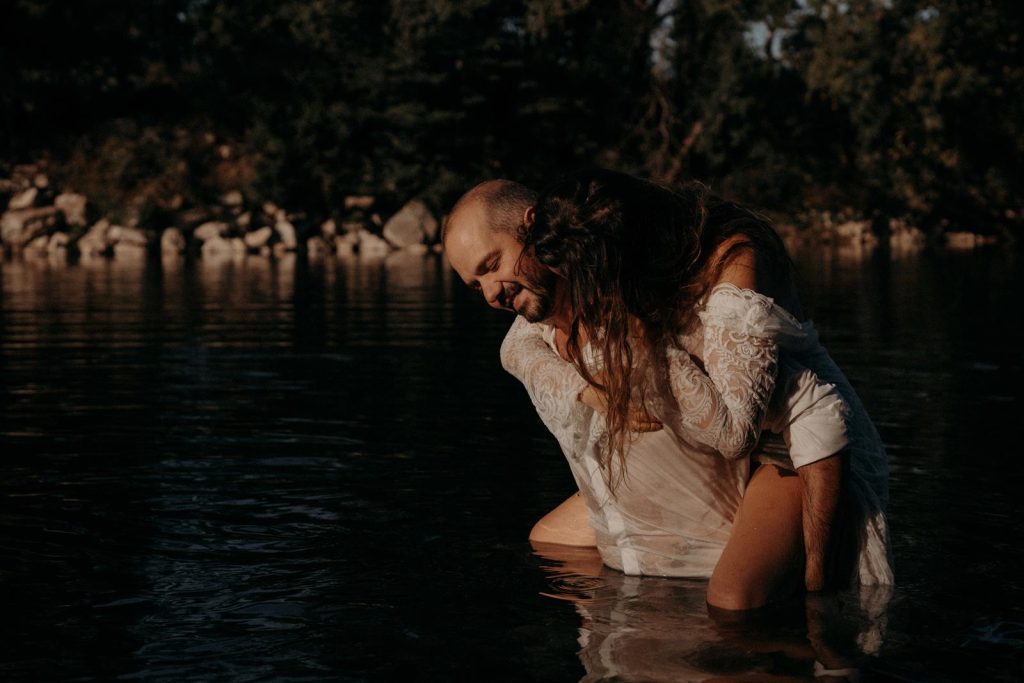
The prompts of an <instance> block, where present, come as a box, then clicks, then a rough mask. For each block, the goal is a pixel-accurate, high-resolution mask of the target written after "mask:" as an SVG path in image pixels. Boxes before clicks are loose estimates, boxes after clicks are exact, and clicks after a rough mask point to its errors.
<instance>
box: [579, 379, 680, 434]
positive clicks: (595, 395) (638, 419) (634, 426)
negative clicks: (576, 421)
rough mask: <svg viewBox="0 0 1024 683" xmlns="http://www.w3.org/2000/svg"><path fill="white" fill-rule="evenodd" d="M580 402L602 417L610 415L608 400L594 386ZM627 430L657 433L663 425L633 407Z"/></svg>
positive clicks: (641, 410) (590, 387)
mask: <svg viewBox="0 0 1024 683" xmlns="http://www.w3.org/2000/svg"><path fill="white" fill-rule="evenodd" d="M580 402H582V403H583V404H584V405H588V406H590V407H591V408H593V409H594V410H596V411H597V412H599V413H601V414H602V415H607V414H608V400H607V398H606V397H605V394H604V392H603V391H601V390H600V389H598V388H597V387H595V386H593V385H588V386H587V388H586V389H584V390H583V391H581V392H580ZM626 428H627V429H629V431H631V432H656V431H658V430H659V429H661V428H662V424H661V423H660V422H658V421H657V420H656V419H654V417H653V416H652V415H651V414H650V413H648V412H647V411H646V410H644V409H643V408H637V407H631V408H630V410H629V422H628V424H627V425H626Z"/></svg>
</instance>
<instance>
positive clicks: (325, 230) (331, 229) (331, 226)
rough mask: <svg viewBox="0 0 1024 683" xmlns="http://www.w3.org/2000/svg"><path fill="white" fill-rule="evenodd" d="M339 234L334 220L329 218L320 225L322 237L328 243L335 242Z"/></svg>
mask: <svg viewBox="0 0 1024 683" xmlns="http://www.w3.org/2000/svg"><path fill="white" fill-rule="evenodd" d="M337 234H338V224H337V223H335V222H334V219H333V218H328V219H327V220H325V221H324V222H323V223H321V224H320V235H321V236H322V237H323V238H324V239H325V240H327V241H328V242H333V241H334V237H335V235H337Z"/></svg>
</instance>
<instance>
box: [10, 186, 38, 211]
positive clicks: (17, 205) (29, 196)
mask: <svg viewBox="0 0 1024 683" xmlns="http://www.w3.org/2000/svg"><path fill="white" fill-rule="evenodd" d="M38 196H39V189H38V188H35V187H30V188H28V189H27V190H22V191H21V192H19V193H18V194H16V195H14V196H13V197H11V201H9V202H7V208H8V210H10V211H22V210H24V209H31V208H32V207H33V206H35V203H36V197H38Z"/></svg>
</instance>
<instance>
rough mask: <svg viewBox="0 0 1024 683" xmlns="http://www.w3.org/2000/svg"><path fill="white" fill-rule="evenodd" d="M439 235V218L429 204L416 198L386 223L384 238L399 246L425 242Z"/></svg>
mask: <svg viewBox="0 0 1024 683" xmlns="http://www.w3.org/2000/svg"><path fill="white" fill-rule="evenodd" d="M436 235H437V219H436V218H434V216H433V214H431V213H430V209H428V208H427V205H426V204H424V203H423V202H421V201H420V200H418V199H414V200H412V201H411V202H409V203H408V204H406V205H405V206H403V207H402V208H401V210H400V211H399V212H398V213H396V214H395V215H394V216H392V217H391V218H390V219H389V220H388V222H387V223H385V224H384V239H386V240H387V241H388V242H391V244H393V245H395V246H396V247H398V248H403V247H408V246H410V245H412V244H423V242H424V241H425V240H426V239H430V240H433V238H434V236H436Z"/></svg>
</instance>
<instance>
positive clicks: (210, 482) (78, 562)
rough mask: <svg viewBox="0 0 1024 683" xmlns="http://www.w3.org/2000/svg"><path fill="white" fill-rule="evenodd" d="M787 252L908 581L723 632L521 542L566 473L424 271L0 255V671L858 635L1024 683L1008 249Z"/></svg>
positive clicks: (521, 659)
mask: <svg viewBox="0 0 1024 683" xmlns="http://www.w3.org/2000/svg"><path fill="white" fill-rule="evenodd" d="M798 261H799V262H800V264H801V271H802V273H803V276H804V282H803V286H802V291H803V298H804V303H805V307H806V308H807V309H808V311H809V312H810V313H811V314H812V317H813V318H814V319H815V321H816V324H817V326H818V329H819V331H820V332H821V335H822V338H823V339H824V341H825V343H826V345H827V346H828V348H829V349H830V350H831V352H832V354H833V356H834V357H835V358H836V360H837V361H838V362H839V364H840V366H841V367H843V368H844V369H845V370H846V371H847V374H848V375H849V376H850V378H851V380H852V381H853V383H854V385H855V386H856V387H857V388H858V390H859V391H860V393H861V396H862V398H863V399H864V402H865V403H866V405H867V406H868V409H869V410H870V412H871V413H872V415H873V416H874V418H875V420H876V422H877V424H878V427H879V430H880V431H881V433H882V435H883V437H884V439H885V441H886V443H887V444H888V445H889V448H890V453H891V460H892V505H891V520H892V527H893V535H894V543H895V549H896V556H897V579H898V581H899V584H898V586H897V588H896V591H895V593H894V594H893V595H892V596H891V600H888V601H886V599H885V597H887V596H883V597H882V598H881V599H877V600H876V599H875V597H873V596H871V595H863V594H862V595H859V596H845V597H844V598H843V599H842V600H841V601H838V602H836V601H832V602H828V603H826V604H821V605H818V604H811V605H806V606H805V605H804V604H803V603H802V602H801V603H800V604H798V605H795V606H786V607H782V608H778V609H777V610H774V611H771V612H770V613H768V614H766V615H762V616H761V617H759V618H760V619H761V621H758V622H756V623H745V624H738V625H735V626H734V625H730V624H727V623H723V622H721V621H713V620H712V619H710V618H709V616H708V615H707V611H706V609H705V607H704V603H703V591H704V585H703V584H702V583H701V582H695V581H680V580H665V579H636V578H626V577H622V576H621V575H618V574H616V573H615V572H611V571H604V572H600V573H599V574H598V575H597V576H596V577H595V576H586V575H584V574H581V573H580V572H579V571H576V570H577V569H578V567H577V566H576V565H575V564H574V560H573V558H563V561H562V562H557V561H554V560H552V559H541V558H538V557H537V556H535V555H534V554H533V553H532V551H531V549H530V547H529V545H528V544H527V543H526V540H525V539H526V534H527V532H528V530H529V528H530V526H531V524H532V523H533V522H534V521H535V520H536V519H537V518H538V517H539V516H541V515H542V514H543V513H544V512H546V511H547V510H548V509H549V508H551V507H553V506H554V505H555V504H557V503H558V502H560V501H561V500H562V499H563V498H565V497H566V496H567V495H568V494H569V493H571V492H572V491H573V490H574V486H573V483H572V479H571V476H570V475H569V471H568V468H567V466H566V465H565V464H564V462H563V460H562V456H561V454H560V452H559V451H558V448H557V445H556V444H555V442H554V440H553V439H552V438H551V437H550V436H549V435H548V434H547V433H546V432H545V430H544V428H543V426H542V425H541V423H540V422H539V420H538V419H537V418H536V415H535V413H534V412H533V408H532V406H531V405H530V403H529V400H528V398H527V396H526V394H525V391H524V390H523V389H522V388H521V387H520V386H519V385H518V384H517V383H516V382H515V381H514V380H513V379H512V378H511V377H508V376H506V375H505V374H504V372H503V371H502V369H501V367H500V364H499V362H498V355H497V354H498V345H499V343H500V340H501V337H502V335H503V333H504V330H505V329H506V328H507V326H508V324H509V323H510V319H509V318H506V317H505V316H503V315H501V314H499V313H496V312H492V311H489V310H487V309H485V308H484V306H483V304H482V303H481V302H478V301H476V299H475V297H474V295H472V294H471V293H470V292H468V291H464V289H463V286H462V285H461V283H459V282H458V281H457V280H456V279H455V278H454V277H453V275H451V274H450V273H449V272H448V270H447V266H446V265H445V264H444V262H443V260H442V259H440V258H439V257H434V256H426V257H421V256H403V255H398V256H397V257H392V258H390V259H388V260H386V261H373V262H359V261H356V260H338V261H335V260H333V259H328V260H327V261H315V262H310V263H307V262H306V261H305V260H304V259H299V260H295V259H293V258H289V259H284V260H279V261H276V262H272V261H268V260H266V259H264V258H262V257H250V258H246V259H242V260H236V261H231V260H228V261H222V262H215V263H211V262H200V261H197V262H194V263H193V262H189V263H182V262H165V263H163V264H161V263H159V262H153V263H149V264H145V263H142V262H130V263H126V262H121V261H117V262H114V261H106V260H99V261H93V262H88V263H86V262H83V263H79V264H76V265H72V266H69V265H65V264H58V263H50V262H48V261H47V260H45V259H39V260H31V259H25V260H21V259H15V260H7V261H5V262H3V263H2V264H0V278H2V287H0V294H2V298H0V406H2V412H0V453H2V456H3V461H2V469H0V505H2V507H0V591H2V596H3V602H2V605H3V608H4V612H3V618H2V623H3V629H4V633H3V638H2V641H0V642H2V645H0V647H2V658H0V679H3V680H37V679H67V680H91V679H108V678H113V677H121V678H125V679H129V680H133V679H141V680H168V681H176V680H194V679H200V680H233V681H234V680H238V681H248V680H352V681H359V680H396V679H398V680H455V679H458V680H479V681H490V680H502V681H504V680H514V681H530V680H537V681H576V680H580V679H581V678H584V677H587V678H586V680H644V681H655V680H658V681H660V680H704V679H705V678H708V677H710V676H713V675H717V676H722V677H725V678H728V677H730V676H735V675H736V674H743V673H750V672H755V673H756V672H759V673H762V674H766V675H767V674H774V675H778V676H782V677H789V678H788V679H783V678H779V679H772V680H790V679H796V680H810V679H812V677H813V661H814V659H815V658H816V657H817V656H820V648H818V649H815V648H812V647H809V644H812V645H820V642H819V641H821V640H822V639H824V640H829V639H831V640H832V641H835V642H840V643H841V641H843V640H844V639H846V641H851V639H853V640H856V639H857V638H859V639H860V641H858V647H859V649H861V650H867V651H869V652H874V653H875V654H873V655H872V656H870V657H868V658H867V659H866V660H864V661H863V662H862V666H863V670H864V671H863V673H864V680H898V681H982V680H1002V681H1016V680H1021V678H1022V677H1024V666H1022V662H1024V573H1022V568H1024V546H1022V540H1024V529H1022V526H1021V519H1020V514H1019V510H1020V504H1019V502H1018V501H1019V500H1020V492H1021V489H1022V484H1024V451H1022V448H1021V446H1020V443H1021V438H1020V433H1021V428H1022V425H1024V401H1022V400H1021V394H1022V392H1021V389H1020V387H1021V382H1022V381H1024V332H1022V331H1021V330H1022V328H1024V305H1022V301H1024V278H1022V275H1021V267H1020V263H1019V261H1018V260H1015V258H1014V257H1012V256H1009V255H1007V254H1005V253H1002V252H1000V251H998V250H990V251H975V252H959V253H957V252H949V253H936V254H931V253H916V254H907V255H893V254H890V253H887V252H881V251H879V252H873V253H868V254H853V253H842V252H828V253H827V254H825V255H824V256H823V255H822V254H821V253H815V254H802V255H798ZM552 596H553V597H552ZM556 598H562V599H556ZM836 613H839V614H838V616H836ZM836 624H838V626H836ZM851 624H852V626H851ZM829 629H832V630H833V631H834V632H832V633H831V634H830V633H828V631H829ZM844 629H845V630H844ZM823 630H824V631H825V632H826V633H825V634H824V635H822V631H823ZM837 647H839V648H842V647H843V645H842V644H840V645H838V646H837ZM728 679H729V680H736V679H735V678H728ZM826 680H827V679H826Z"/></svg>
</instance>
